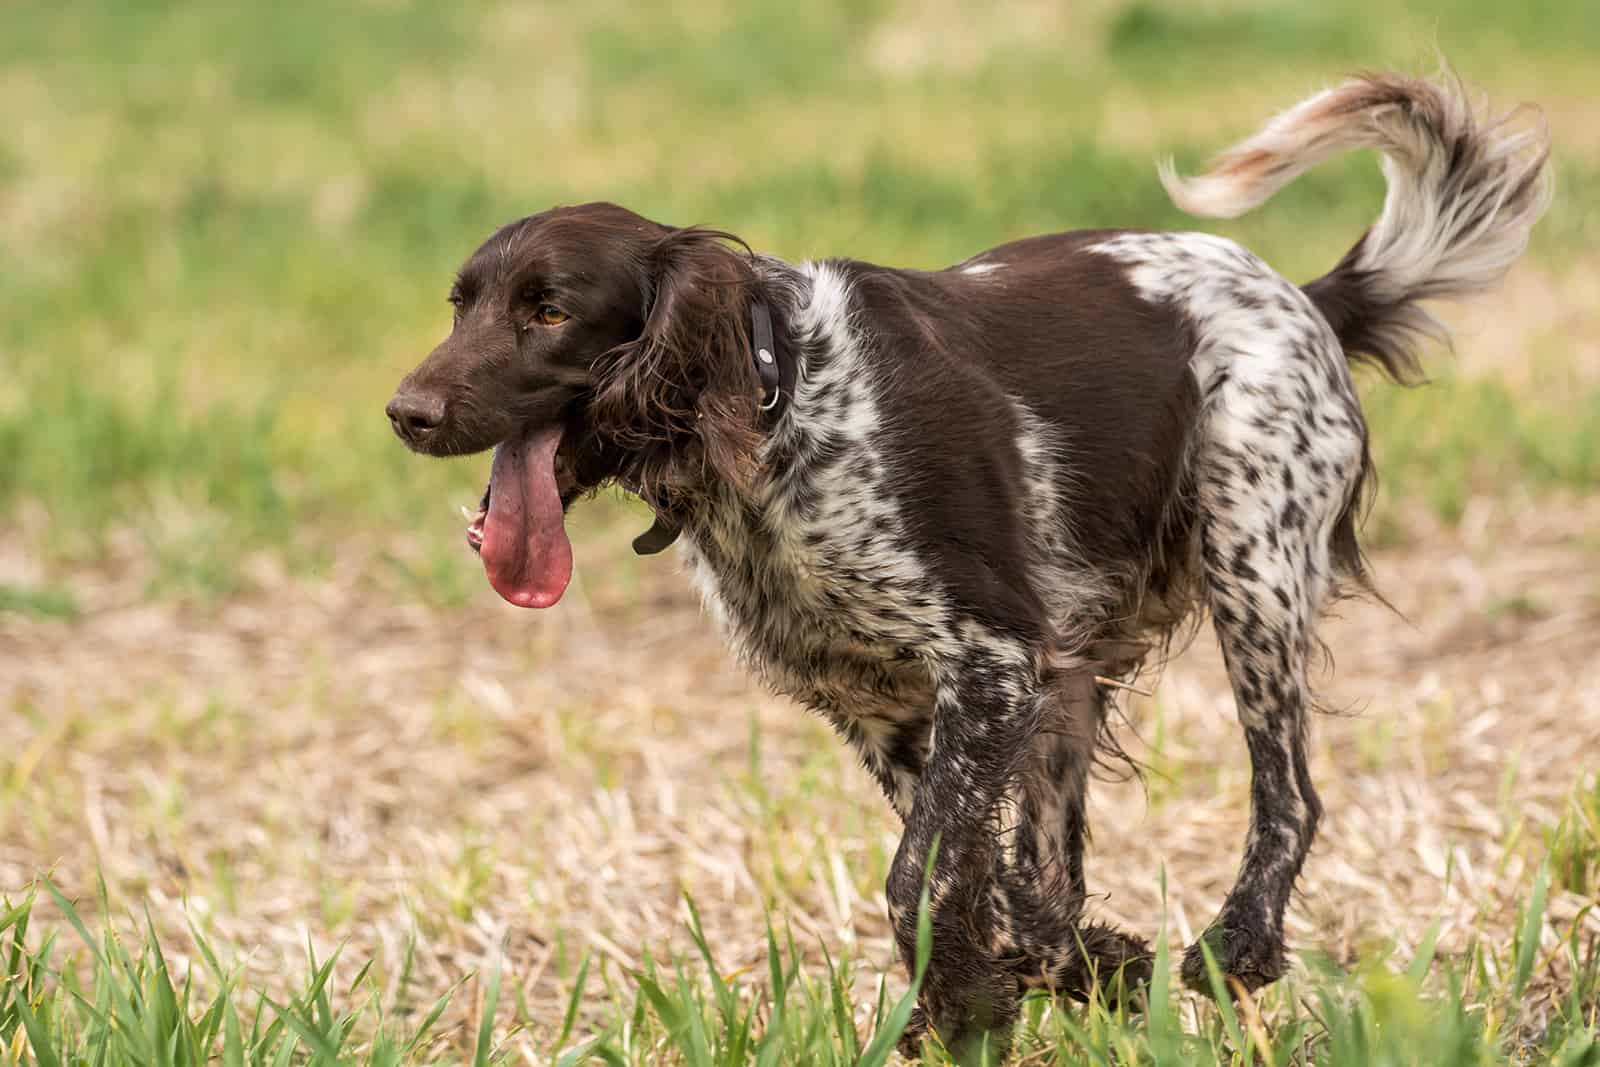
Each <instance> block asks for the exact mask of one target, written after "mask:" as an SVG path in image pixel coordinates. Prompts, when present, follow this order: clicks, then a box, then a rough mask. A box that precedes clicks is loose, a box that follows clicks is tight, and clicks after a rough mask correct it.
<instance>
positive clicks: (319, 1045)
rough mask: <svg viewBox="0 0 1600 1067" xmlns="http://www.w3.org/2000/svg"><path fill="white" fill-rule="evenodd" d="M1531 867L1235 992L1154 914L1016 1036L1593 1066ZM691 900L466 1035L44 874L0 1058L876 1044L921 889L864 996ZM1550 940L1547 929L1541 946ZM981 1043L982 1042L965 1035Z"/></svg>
mask: <svg viewBox="0 0 1600 1067" xmlns="http://www.w3.org/2000/svg"><path fill="white" fill-rule="evenodd" d="M1546 877H1547V872H1545V871H1544V870H1542V869H1541V870H1540V871H1539V872H1538V874H1537V876H1536V880H1535V884H1534V886H1533V887H1532V893H1531V897H1530V899H1529V902H1528V904H1527V905H1526V907H1525V909H1524V910H1523V913H1522V915H1521V918H1520V922H1519V924H1518V935H1517V938H1516V939H1515V940H1514V941H1513V942H1512V943H1511V944H1510V945H1509V946H1506V947H1505V949H1504V950H1498V951H1497V950H1496V949H1494V948H1492V947H1487V946H1484V945H1481V944H1478V945H1474V946H1473V947H1472V948H1471V950H1470V951H1469V952H1468V953H1467V954H1466V955H1465V957H1464V958H1463V959H1460V960H1437V959H1436V958H1435V940H1434V939H1435V938H1436V937H1437V934H1438V929H1437V925H1435V927H1434V928H1433V929H1432V930H1431V931H1430V933H1429V936H1428V937H1427V938H1426V939H1425V941H1424V943H1423V944H1422V946H1420V948H1419V949H1418V952H1417V954H1416V955H1415V956H1414V957H1413V958H1412V959H1410V960H1409V961H1397V962H1393V963H1390V962H1378V963H1371V964H1368V965H1365V966H1363V967H1362V968H1361V969H1359V970H1357V971H1355V972H1346V971H1344V970H1342V969H1341V968H1339V967H1337V966H1335V965H1334V964H1332V963H1331V962H1330V961H1326V960H1321V961H1315V962H1314V963H1313V966H1312V967H1311V969H1310V970H1309V971H1308V972H1307V974H1306V976H1305V977H1296V978H1292V979H1290V980H1289V981H1288V982H1287V983H1286V984H1284V985H1282V986H1279V987H1277V988H1275V989H1273V990H1271V991H1268V992H1266V993H1264V994H1261V995H1259V996H1257V997H1243V998H1241V999H1238V1000H1232V1001H1231V1000H1230V997H1229V996H1228V995H1227V988H1226V986H1225V985H1224V981H1223V979H1222V977H1221V975H1220V973H1219V972H1218V971H1217V970H1216V967H1215V964H1214V963H1213V964H1211V982H1212V991H1213V996H1214V997H1215V999H1212V1000H1205V999H1200V998H1197V997H1195V996H1194V995H1192V994H1185V993H1181V992H1179V991H1178V990H1176V989H1174V988H1173V986H1172V985H1171V983H1170V978H1169V976H1170V974H1171V964H1172V960H1171V957H1170V952H1169V948H1168V942H1167V938H1166V936H1165V934H1164V933H1163V934H1162V935H1161V936H1160V937H1159V938H1158V939H1157V943H1156V946H1155V953H1156V975H1157V977H1156V980H1155V984H1154V985H1153V986H1152V987H1151V988H1150V989H1149V990H1148V992H1147V994H1146V995H1145V996H1144V998H1143V999H1142V1001H1141V1006H1142V1010H1139V1011H1131V1010H1130V1009H1129V1007H1128V1006H1127V1005H1126V1004H1125V1003H1120V1004H1119V1005H1118V1006H1117V1007H1115V1008H1111V1007H1108V1006H1107V1004H1106V1001H1105V1000H1104V999H1102V998H1101V996H1100V995H1099V994H1098V993H1096V995H1095V996H1094V997H1093V998H1092V1000H1091V1002H1090V1003H1089V1004H1088V1005H1087V1007H1085V1008H1083V1009H1081V1010H1063V1009H1062V1008H1061V1006H1060V1005H1058V1004H1056V1003H1055V1002H1054V1001H1052V1000H1051V999H1050V998H1049V997H1048V996H1044V995H1033V996H1030V997H1029V998H1028V999H1027V1000H1025V1001H1024V1003H1023V1008H1022V1014H1021V1017H1020V1019H1019V1022H1018V1025H1017V1027H1016V1029H1015V1032H1014V1035H1013V1037H1014V1042H1015V1045H1014V1049H1013V1051H1014V1052H1015V1053H1017V1054H1018V1055H1019V1056H1020V1057H1021V1060H1022V1062H1026V1063H1061V1064H1068V1063H1104V1064H1109V1063H1127V1064H1152V1065H1165V1064H1190V1063H1196V1062H1216V1063H1243V1064H1247V1065H1248V1064H1251V1063H1254V1062H1257V1061H1258V1060H1259V1062H1261V1063H1262V1064H1264V1065H1270V1067H1278V1065H1285V1067H1287V1065H1290V1064H1326V1065H1330V1067H1367V1065H1370V1064H1374V1063H1417V1062H1437V1063H1451V1064H1492V1063H1524V1062H1528V1061H1529V1060H1530V1059H1537V1060H1538V1061H1540V1062H1548V1063H1553V1064H1560V1065H1563V1067H1579V1065H1591V1064H1594V1063H1597V1062H1600V1028H1597V1025H1596V1022H1597V1013H1600V941H1596V940H1595V939H1593V938H1590V939H1589V940H1588V941H1587V942H1585V941H1584V940H1583V939H1582V938H1581V936H1580V934H1579V932H1578V924H1576V923H1574V924H1573V926H1572V927H1571V928H1570V929H1568V930H1566V931H1565V932H1564V933H1563V932H1560V931H1552V932H1553V933H1554V934H1555V936H1554V937H1545V936H1543V935H1545V927H1546V923H1547V916H1546V915H1545V914H1544V911H1543V907H1544V902H1545V889H1546ZM41 887H42V889H43V890H44V892H45V893H47V894H48V897H47V899H48V900H50V901H51V902H52V903H53V904H54V905H55V907H56V908H58V909H59V911H60V913H61V914H62V916H63V917H64V918H65V920H66V923H67V925H68V926H69V927H70V929H71V931H72V933H73V934H74V935H76V937H77V938H78V939H79V943H78V946H77V949H76V952H77V954H79V955H84V956H87V957H88V965H87V967H83V966H68V967H63V966H62V961H63V960H64V958H65V957H67V956H68V955H69V954H70V953H69V951H68V950H67V949H66V948H65V947H63V946H62V945H61V944H59V943H58V939H57V937H56V935H55V934H51V935H48V936H46V937H45V938H44V939H43V940H42V942H41V941H39V939H37V938H30V937H29V935H28V931H29V925H30V921H31V920H32V918H33V912H34V909H35V905H36V902H37V901H38V897H39V892H40V889H41ZM101 903H102V905H103V904H104V903H105V902H104V900H103V899H102V902H101ZM686 906H687V909H688V917H689V918H688V929H689V932H690V934H691V936H692V938H693V941H694V945H695V947H696V949H697V950H698V958H696V959H693V960H689V959H685V958H681V957H680V958H678V959H675V960H674V961H672V962H671V963H670V964H660V963H657V962H655V961H654V960H653V959H652V958H651V957H650V956H649V955H646V956H645V957H644V959H643V963H642V965H641V966H640V967H639V968H637V969H635V970H631V971H628V972H626V973H621V974H618V973H615V971H614V969H610V968H608V967H607V965H606V964H605V963H604V962H602V963H600V964H599V965H598V966H595V965H594V962H593V960H592V959H591V958H590V957H587V956H586V957H584V958H583V959H582V960H581V961H579V962H578V964H577V966H576V968H575V970H574V971H573V973H572V974H571V976H570V978H569V979H568V980H567V982H566V985H567V987H568V994H567V1003H566V1008H565V1010H564V1011H563V1013H562V1015H561V1017H560V1022H559V1025H558V1026H556V1027H554V1028H553V1029H552V1030H550V1031H549V1032H548V1033H530V1032H528V1031H527V1030H526V1029H524V1027H523V1026H521V1025H518V1024H514V1025H512V1026H511V1027H510V1028H509V1029H505V1028H500V1029H497V1026H496V1020H497V1016H498V1014H499V1013H500V1012H501V1011H503V1010H505V1009H506V1008H508V1007H509V1008H511V1009H512V1010H517V1008H518V1007H519V1006H518V1005H516V1004H515V1003H511V1004H505V1003H503V1001H505V1000H509V999H512V998H507V997H503V996H502V995H501V990H502V978H503V976H502V974H501V973H500V971H499V970H498V969H497V970H495V971H493V972H491V973H489V974H488V975H483V974H478V975H473V976H470V977H469V978H467V979H463V982H462V986H464V985H466V984H467V983H469V982H470V983H471V984H472V986H474V987H475V990H474V991H475V992H476V993H477V995H478V1000H479V1002H480V1007H479V1008H478V1010H477V1025H476V1026H475V1027H474V1028H473V1029H472V1031H471V1033H470V1034H466V1035H462V1037H470V1038H471V1042H470V1046H468V1045H466V1044H465V1042H463V1040H462V1039H461V1037H458V1038H457V1039H456V1040H455V1041H454V1042H452V1040H451V1037H450V1035H448V1034H445V1033H442V1032H440V1029H439V1024H440V1021H441V1019H442V1018H444V1016H445V1012H446V1009H447V1007H448V1006H449V1001H450V999H451V998H452V997H458V996H462V995H463V994H464V992H465V990H464V989H463V988H461V987H459V986H458V987H457V988H456V989H453V990H451V991H450V992H447V993H445V994H444V995H443V996H442V997H440V998H439V999H438V1000H436V1001H433V1002H431V1004H430V1003H426V1002H423V1003H417V1002H413V1001H412V999H411V998H410V991H409V988H408V986H409V967H408V968H407V969H405V970H402V972H401V973H400V974H399V975H396V976H393V977H392V978H391V979H390V981H389V982H388V983H385V982H384V981H383V980H382V979H381V978H380V977H379V976H378V974H377V973H376V972H375V970H374V969H373V967H372V965H371V964H370V963H369V964H367V965H365V966H363V967H361V968H360V970H359V971H358V972H357V973H356V976H355V977H354V979H352V980H351V981H350V982H349V984H348V985H347V986H345V985H341V984H340V983H338V982H336V980H335V977H334V974H335V965H336V963H337V962H338V954H337V953H335V955H334V956H333V957H331V958H329V959H328V960H326V961H325V962H322V963H319V962H318V960H317V956H316V953H315V950H314V949H309V950H308V953H307V959H306V963H305V976H304V979H303V981H302V983H301V985H300V986H298V987H297V989H296V992H294V993H293V994H292V995H290V996H289V997H288V998H287V999H285V1000H283V1001H279V1000H275V999H273V998H272V997H271V996H269V995H268V994H266V993H265V992H259V991H255V990H251V989H250V988H248V986H247V985H246V984H245V983H243V982H241V981H240V973H239V971H238V970H237V969H236V968H230V967H228V966H227V965H226V964H224V963H223V962H221V961H220V959H219V955H218V953H217V951H216V950H215V949H213V947H212V945H211V943H210V942H209V941H208V939H207V938H206V937H204V936H203V935H201V934H200V933H199V932H198V931H196V932H195V935H194V944H195V947H196V948H197V950H198V954H199V957H200V958H199V960H197V961H194V962H192V963H187V964H179V963H176V962H171V961H169V960H168V958H167V956H166V954H165V953H164V952H163V950H162V948H161V944H160V942H159V940H158V939H157V937H156V936H155V934H154V931H153V929H151V928H149V927H146V929H145V932H143V934H142V935H141V936H138V937H137V939H136V940H135V941H134V943H133V944H132V945H131V946H130V945H129V943H128V942H127V941H126V940H125V939H124V938H122V937H119V936H117V935H115V934H112V933H110V932H102V933H100V934H98V935H97V934H96V933H94V932H93V931H91V929H90V927H89V926H88V924H87V923H86V922H85V921H84V919H83V918H82V916H81V915H80V914H79V912H78V909H77V907H76V906H75V905H74V904H73V903H72V902H71V901H70V900H68V899H67V898H66V897H65V896H63V895H62V894H61V892H60V890H58V889H57V888H56V887H55V886H54V885H53V884H52V883H51V882H50V881H48V880H44V881H43V882H42V883H40V884H39V885H35V886H33V887H31V888H29V889H28V890H27V895H26V896H25V897H24V898H23V899H22V901H21V902H20V903H18V904H16V905H15V906H12V905H11V904H10V903H9V902H8V903H7V904H6V908H5V911H4V913H3V914H0V958H3V959H5V960H6V967H7V970H6V974H7V975H8V976H9V977H8V981H7V982H6V984H5V985H3V986H0V1056H7V1057H8V1059H9V1061H10V1062H15V1063H22V1062H29V1061H30V1060H31V1062H33V1063H37V1064H39V1065H40V1067H56V1065H58V1064H65V1063H91V1062H92V1063H97V1064H174V1065H186V1064H188V1065H193V1064H203V1063H208V1062H213V1061H216V1060H220V1061H221V1062H222V1063H224V1064H227V1065H234V1064H261V1065H272V1067H281V1065H286V1064H290V1063H308V1064H313V1065H315V1064H335V1063H340V1064H343V1063H360V1064H372V1065H390V1064H400V1063H410V1062H456V1060H455V1058H454V1055H452V1053H453V1051H454V1050H455V1049H460V1053H459V1055H460V1062H467V1061H468V1054H467V1052H468V1048H470V1062H471V1063H473V1064H474V1065H487V1064H493V1063H507V1062H513V1061H514V1060H515V1059H517V1058H522V1059H527V1060H530V1061H532V1062H546V1063H551V1064H558V1065H568V1064H572V1065H575V1064H579V1063H584V1062H593V1061H599V1062H604V1063H607V1064H640V1065H646V1064H651V1065H653V1064H660V1063H680V1064H684V1065H686V1067H742V1065H746V1064H756V1065H760V1067H770V1065H777V1064H796V1065H801V1064H804V1065H810V1064H829V1065H838V1067H878V1065H881V1064H884V1063H886V1062H888V1060H889V1057H890V1055H891V1053H892V1051H893V1048H894V1044H895V1042H896V1041H897V1039H898V1038H899V1036H900V1035H901V1033H903V1031H904V1029H905V1025H906V1023H907V1021H908V1019H909V1016H910V1011H911V1008H912V1006H913V1004H914V1003H915V990H916V986H917V982H918V981H919V980H920V975H921V968H922V967H923V966H924V965H925V961H926V959H927V956H928V951H929V945H930V944H931V936H932V935H931V924H930V922H929V919H928V913H927V908H926V894H924V898H923V906H922V909H921V912H920V922H919V938H918V946H919V947H918V959H919V963H918V967H917V971H916V977H915V978H914V979H913V982H912V985H911V987H910V988H909V989H907V990H906V991H905V992H903V993H901V994H900V995H899V996H898V997H897V998H895V997H891V995H890V994H889V993H888V991H887V989H886V988H885V986H884V984H883V983H882V981H881V980H880V981H879V982H878V983H877V985H876V986H875V989H874V991H873V993H872V994H871V995H870V996H869V997H868V998H867V999H858V994H857V992H856V985H855V983H854V982H853V981H852V976H851V969H852V966H853V965H852V964H851V962H850V961H849V960H848V959H846V960H843V961H841V962H839V963H838V964H835V963H834V962H833V960H832V959H831V958H829V957H825V958H824V961H823V966H822V967H821V968H816V967H813V966H810V965H808V961H807V954H806V953H804V952H802V951H801V949H800V948H799V947H798V946H797V945H796V942H795V938H794V934H793V932H792V930H791V931H786V937H785V939H784V941H783V943H782V945H781V946H780V942H779V939H778V938H777V937H776V936H775V934H774V931H773V928H772V926H771V923H770V921H769V923H768V926H767V937H766V959H765V964H766V968H765V973H764V975H763V977H764V979H765V980H764V981H760V982H747V981H746V977H745V973H744V972H745V970H746V969H745V968H740V969H737V970H734V971H732V972H728V971H726V970H725V969H724V968H723V967H722V966H720V965H719V964H718V961H717V959H716V956H715V953H714V951H713V949H712V948H711V945H710V944H709V942H708V941H707V939H706V936H705V934H704V931H703V929H702V927H701V923H700V918H699V914H698V912H697V911H696V909H695V907H694V904H693V901H686ZM1545 941H1553V944H1551V945H1550V947H1548V948H1546V947H1545V945H1544V942H1545ZM410 958H411V957H410V955H409V954H408V956H407V961H408V963H409V960H410ZM1556 966H1561V967H1563V968H1564V969H1565V970H1566V971H1567V973H1568V975H1569V976H1570V977H1569V984H1568V987H1567V990H1566V992H1565V993H1564V995H1553V994H1551V993H1550V992H1549V990H1548V989H1541V990H1539V991H1538V992H1537V993H1535V992H1533V990H1534V989H1535V979H1536V974H1537V973H1538V972H1539V971H1541V970H1543V969H1546V968H1553V967H1556ZM591 981H592V982H593V983H594V984H595V985H603V986H604V987H605V988H606V993H607V999H608V1000H609V1001H610V1002H611V1004H612V1009H611V1010H612V1013H613V1014H612V1015H611V1016H610V1018H609V1019H607V1020H606V1021H605V1022H604V1023H603V1024H602V1025H601V1026H600V1027H599V1031H598V1032H597V1033H594V1034H592V1035H590V1036H587V1037H583V1038H582V1039H575V1033H574V1032H575V1029H576V1026H577V1023H578V1019H579V1014H580V1009H581V1006H582V1003H583V998H584V996H585V994H586V992H587V991H588V990H589V988H590V983H591ZM630 991H631V992H630ZM1486 992H1487V995H1486ZM1185 1017H1187V1019H1188V1020H1192V1021H1186V1018H1185ZM1422 1050H1426V1051H1422ZM1419 1052H1421V1054H1420V1055H1419ZM440 1053H444V1055H443V1056H441V1055H440ZM977 1055H978V1058H979V1060H980V1061H983V1060H985V1059H986V1058H990V1057H989V1054H988V1053H986V1052H985V1051H984V1050H981V1049H980V1050H979V1051H978V1053H977ZM923 1062H925V1063H930V1064H939V1063H949V1062H952V1061H951V1060H950V1058H949V1056H948V1054H947V1053H946V1052H945V1050H944V1049H943V1047H942V1046H941V1045H940V1044H939V1043H938V1041H937V1038H933V1039H929V1040H928V1041H927V1042H925V1043H924V1052H923Z"/></svg>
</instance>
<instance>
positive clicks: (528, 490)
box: [482, 426, 572, 608]
mask: <svg viewBox="0 0 1600 1067" xmlns="http://www.w3.org/2000/svg"><path fill="white" fill-rule="evenodd" d="M560 443H561V427H559V426H558V427H556V428H554V429H550V430H542V431H540V432H539V433H535V434H530V435H527V436H524V437H517V438H512V439H510V440H507V441H504V442H502V443H501V444H500V447H498V448H496V449H495V450H494V468H493V469H492V470H491V471H490V473H489V514H488V515H487V516H486V517H485V519H484V522H483V549H482V556H483V569H484V570H485V571H487V572H488V573H489V584H490V585H492V586H494V591H495V592H497V593H499V594H500V595H501V596H503V597H505V598H506V600H508V601H510V602H511V603H513V604H515V605H517V607H519V608H548V607H549V606H550V605H552V604H554V603H555V602H556V601H558V600H560V599H561V594H562V593H564V592H566V591H567V583H568V582H569V581H571V580H572V542H571V541H569V540H567V530H566V527H565V526H564V525H563V524H562V514H561V493H560V492H559V491H558V490H557V489H556V467H555V462H556V446H557V445H559V444H560Z"/></svg>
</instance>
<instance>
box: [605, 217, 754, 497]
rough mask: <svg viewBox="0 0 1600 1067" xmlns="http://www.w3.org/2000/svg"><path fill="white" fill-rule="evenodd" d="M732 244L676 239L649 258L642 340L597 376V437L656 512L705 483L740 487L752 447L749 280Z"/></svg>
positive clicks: (614, 354) (717, 237)
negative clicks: (613, 448) (621, 454)
mask: <svg viewBox="0 0 1600 1067" xmlns="http://www.w3.org/2000/svg"><path fill="white" fill-rule="evenodd" d="M735 243H737V244H741V245H742V243H743V242H740V241H739V240H738V238H736V237H733V236H732V235H731V234H726V233H722V232H720V231H715V230H702V229H681V230H674V231H672V232H671V233H669V234H667V235H666V236H665V237H663V238H662V239H661V240H660V241H659V242H657V244H656V245H655V247H654V248H653V250H652V252H651V255H650V256H649V257H648V261H647V262H648V269H649V271H650V275H651V276H650V278H649V281H648V284H647V285H646V286H645V287H644V288H645V291H646V292H647V293H649V298H648V306H647V308H646V313H645V324H644V330H643V332H642V333H641V334H640V336H639V338H638V339H637V340H635V341H632V342H629V343H628V344H625V345H621V346H619V347H617V348H615V349H612V350H611V351H610V352H608V353H606V355H605V356H604V357H603V358H602V359H601V360H600V362H599V363H598V364H597V366H596V386H595V399H594V406H593V408H592V414H593V417H594V421H595V426H596V428H597V429H598V430H599V431H600V432H601V433H603V434H605V435H606V436H607V437H608V438H610V439H611V440H612V441H613V442H614V443H615V444H617V445H618V446H620V447H621V449H622V450H623V451H625V452H626V453H627V454H628V457H629V458H628V461H627V468H628V469H627V470H626V471H625V477H626V480H627V481H629V482H631V483H632V484H633V485H635V486H637V487H639V488H640V489H641V491H642V495H643V496H644V497H645V499H647V500H650V501H651V502H652V503H656V504H658V505H662V506H664V505H665V504H666V502H667V501H668V500H671V501H674V502H677V503H682V502H683V501H685V500H686V499H688V498H690V497H693V496H695V495H697V494H699V493H702V492H704V491H705V490H706V489H707V488H709V486H710V484H711V482H712V481H713V480H720V481H722V482H726V483H731V484H734V485H742V484H744V482H745V481H746V480H747V479H748V477H749V475H750V473H751V470H752V468H753V466H754V458H755V453H756V449H757V447H758V446H759V444H760V436H759V432H758V428H757V427H758V422H759V418H760V412H759V403H760V395H761V383H760V379H759V377H758V376H757V374H756V371H755V364H754V362H753V360H752V357H751V351H750V325H749V323H750V302H751V300H752V299H753V298H754V296H755V287H756V276H755V271H754V269H753V268H752V265H751V262H750V256H749V253H748V250H747V249H746V250H743V251H741V250H738V249H736V248H735V247H733V245H734V244H735Z"/></svg>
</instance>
